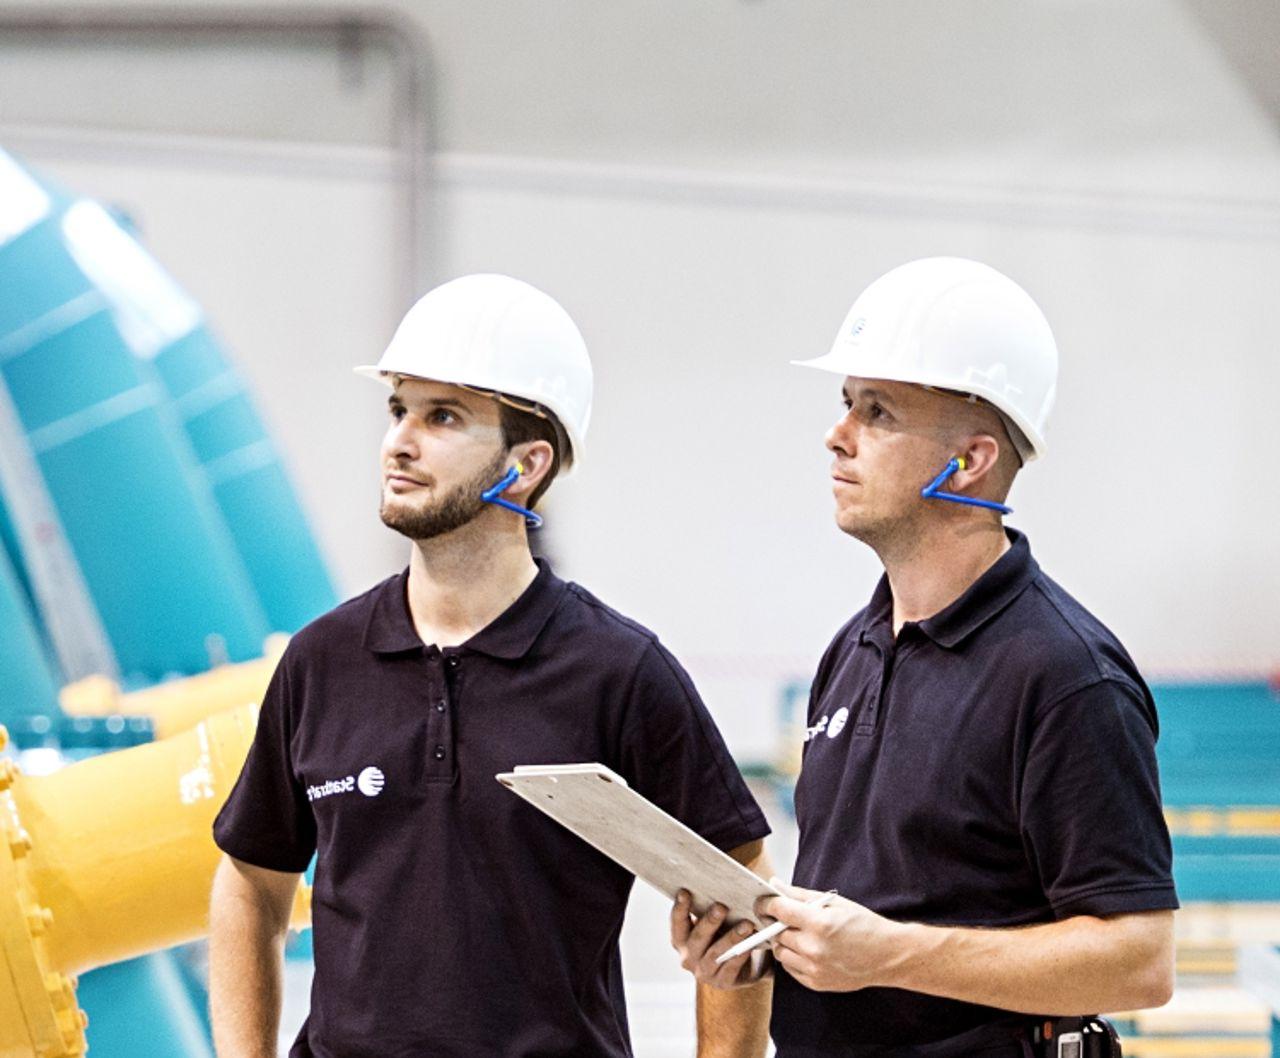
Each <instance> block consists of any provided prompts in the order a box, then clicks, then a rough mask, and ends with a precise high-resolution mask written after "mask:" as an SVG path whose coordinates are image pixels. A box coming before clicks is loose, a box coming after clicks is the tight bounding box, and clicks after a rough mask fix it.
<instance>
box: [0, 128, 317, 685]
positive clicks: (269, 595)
mask: <svg viewBox="0 0 1280 1058" xmlns="http://www.w3.org/2000/svg"><path fill="white" fill-rule="evenodd" d="M24 178H25V180H26V184H25V185H23V184H22V181H23V179H24ZM6 180H7V181H8V185H9V186H5V181H6ZM15 186H16V187H19V192H20V193H17V194H15V193H13V188H14V187H15ZM33 188H34V189H35V190H32V189H33ZM40 195H43V196H44V201H43V204H42V205H33V203H35V202H36V200H37V198H38V196H40ZM6 196H8V197H7V198H6ZM23 196H25V198H24V197H23ZM6 201H7V202H8V203H9V205H8V206H6V204H5V203H6ZM15 202H16V203H17V205H16V207H15V206H14V203H15ZM6 209H8V210H10V211H11V213H10V216H9V217H6V216H5V211H6ZM14 209H16V210H17V211H18V212H19V213H21V211H22V210H24V209H25V214H23V215H21V216H19V217H18V218H17V220H15V219H14V217H13V215H12V211H13V210H14ZM0 381H3V383H4V384H5V386H6V387H7V389H8V392H9V396H10V398H11V401H12V403H13V404H14V406H15V408H16V410H17V414H18V416H19V418H20V420H21V426H22V428H23V431H24V433H25V437H26V440H27V442H28V444H29V445H30V448H31V450H32V453H33V455H34V457H35V460H36V463H37V465H38V467H39V471H40V473H41V475H42V477H43V479H44V483H45V485H46V487H47V490H48V493H49V495H50V498H51V499H52V501H53V504H54V507H55V509H56V511H57V514H58V517H59V519H60V521H61V523H62V528H63V530H64V531H65V534H66V536H67V539H68V541H69V542H70V545H71V549H72V551H73V552H74V554H75V557H76V560H77V562H78V564H79V566H80V571H81V573H82V574H83V578H84V580H85V582H86V584H87V586H88V590H89V593H90V595H91V596H92V600H93V602H94V604H95V606H96V608H97V611H98V613H99V614H100V615H101V619H102V622H103V625H104V626H105V629H106V633H107V638H108V639H109V641H110V645H111V647H112V649H113V651H114V653H115V655H116V659H117V662H118V664H119V668H120V671H121V673H122V674H123V675H124V677H125V679H126V681H127V682H129V683H132V684H144V683H149V682H152V681H154V680H157V679H160V678H163V677H165V676H168V675H172V674H175V673H195V672H201V671H204V670H205V669H207V668H208V667H209V666H210V664H211V663H214V662H218V661H222V660H232V661H237V660H245V659H248V658H252V657H257V656H260V655H261V652H262V644H263V640H264V639H265V638H266V636H267V635H268V634H269V633H271V632H273V631H283V632H292V631H296V630H297V629H298V628H299V627H301V625H303V624H304V623H306V621H308V620H310V619H311V618H312V617H315V616H317V615H318V614H319V613H321V612H323V611H324V610H326V609H328V608H330V607H331V606H332V605H334V603H335V602H336V594H335V592H334V589H333V585H332V583H331V581H330V579H329V576H328V573H327V571H326V570H325V567H324V563H323V561H322V559H321V557H320V555H319V552H318V550H317V548H316V545H315V543H314V540H313V539H312V537H311V534H310V532H309V530H308V528H307V525H306V520H305V517H304V516H303V513H302V511H301V508H300V505H299V503H298V500H297V497H296V495H295V493H294V491H293V489H292V487H291V485H290V484H289V481H288V479H287V477H286V475H285V473H284V470H283V468H282V467H281V465H280V462H279V459H278V457H277V455H276V453H275V450H274V447H273V446H272V444H271V442H270V440H269V439H268V437H267V436H266V433H265V430H264V429H263V427H262V423H261V421H260V419H259V417H258V415H257V413H256V411H255V410H254V408H253V406H252V403H251V401H250V400H249V397H248V394H247V393H246V391H245V388H244V386H243V384H242V382H241V381H240V379H239V376H238V375H237V374H236V373H235V372H234V371H233V370H232V369H231V367H230V366H229V365H228V364H227V362H226V360H225V359H224V357H223V356H222V353H221V352H220V350H219V348H218V346H217V344H216V342H215V341H214V340H213V338H212V337H211V336H210V334H209V332H208V330H207V328H206V326H205V323H204V318H203V314H202V313H201V311H200V310H199V308H198V307H197V306H196V305H195V303H194V302H193V301H191V299H190V298H189V297H187V295H186V294H185V293H183V292H182V291H181V289H179V288H178V286H177V285H176V284H175V283H174V282H173V280H172V279H171V278H170V277H169V276H168V275H167V274H166V273H164V271H163V270H162V269H161V268H160V267H159V266H158V265H157V264H156V262H155V261H154V260H153V259H152V258H151V257H150V256H149V255H148V254H147V253H146V251H145V250H143V249H142V247H141V246H140V245H139V244H138V242H137V240H136V239H135V238H134V237H133V236H132V234H130V233H129V232H128V231H127V230H126V229H125V227H124V226H123V225H122V224H121V223H120V222H119V221H118V220H117V218H115V217H113V216H112V215H111V214H109V213H108V212H107V211H106V210H105V209H103V208H102V207H100V206H98V205H97V204H95V203H92V202H88V201H85V200H75V199H72V198H71V197H69V196H67V195H65V194H62V193H60V192H59V191H58V190H57V189H55V188H53V187H51V186H50V185H48V184H47V183H44V182H42V181H39V180H38V179H36V178H35V177H33V176H32V175H31V174H30V173H28V172H26V171H25V170H23V169H21V167H19V166H17V165H16V163H14V162H13V160H12V159H11V158H9V157H8V156H7V155H4V154H3V152H0ZM9 502H10V503H13V502H16V498H13V497H11V498H10V499H9Z"/></svg>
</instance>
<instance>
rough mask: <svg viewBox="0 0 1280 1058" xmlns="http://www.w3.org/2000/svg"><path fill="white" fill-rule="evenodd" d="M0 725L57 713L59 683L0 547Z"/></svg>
mask: <svg viewBox="0 0 1280 1058" xmlns="http://www.w3.org/2000/svg"><path fill="white" fill-rule="evenodd" d="M0 688H3V689H2V690H0V724H6V725H8V724H12V723H13V721H14V720H15V719H16V718H18V717H23V716H30V715H32V714H37V715H40V716H44V717H50V716H53V715H55V714H57V713H58V712H59V710H58V681H57V677H56V676H55V675H54V671H53V668H52V666H51V664H50V661H49V655H48V653H47V652H46V649H45V644H44V641H43V639H42V638H41V635H40V631H39V628H38V626H37V624H36V622H35V619H34V617H33V615H32V613H31V608H30V606H29V605H28V599H27V596H26V593H25V591H24V590H23V587H22V584H21V582H20V581H19V580H18V575H17V573H16V572H15V570H14V568H13V565H12V563H10V561H9V557H8V554H7V551H6V549H5V548H4V547H3V546H0Z"/></svg>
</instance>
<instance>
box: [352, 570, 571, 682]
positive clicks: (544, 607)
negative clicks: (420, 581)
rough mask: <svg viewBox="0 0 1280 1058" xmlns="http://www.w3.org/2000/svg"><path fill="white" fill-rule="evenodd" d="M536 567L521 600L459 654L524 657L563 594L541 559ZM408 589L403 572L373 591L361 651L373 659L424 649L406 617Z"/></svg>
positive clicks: (511, 657) (476, 636)
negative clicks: (368, 651) (364, 648)
mask: <svg viewBox="0 0 1280 1058" xmlns="http://www.w3.org/2000/svg"><path fill="white" fill-rule="evenodd" d="M536 562H537V565H538V575H537V576H536V577H534V578H533V582H532V583H531V584H530V585H529V586H528V587H527V588H525V590H524V592H523V593H521V595H520V597H519V598H518V599H516V601H515V602H513V603H512V604H511V605H510V606H508V607H507V608H506V609H505V610H504V611H503V612H502V613H500V614H499V615H498V616H497V617H495V618H494V619H493V620H492V621H490V622H489V624H487V625H486V626H485V627H484V628H482V629H480V631H479V632H477V633H476V634H475V635H473V636H472V637H471V638H470V639H468V640H467V641H466V642H465V643H463V644H462V646H461V647H459V648H458V649H460V650H469V651H474V652H476V653H479V654H488V655H489V656H491V657H495V658H505V659H508V660H514V659H516V658H521V657H524V655H525V654H527V653H528V652H529V649H530V648H531V647H532V646H533V643H534V640H536V639H537V638H538V635H539V633H540V632H541V631H542V629H543V628H544V627H545V626H546V623H547V621H549V620H550V619H551V614H552V613H553V612H554V610H555V608H556V606H557V605H558V604H559V602H560V597H561V596H562V595H563V594H564V590H565V582H564V581H562V580H561V579H560V578H559V577H557V576H556V575H555V574H554V573H553V572H552V571H551V566H550V564H549V563H548V562H547V561H546V560H545V559H541V558H540V559H537V560H536ZM408 587H409V570H408V569H405V570H404V572H402V573H400V574H399V575H398V576H395V577H391V578H390V579H389V580H386V581H384V582H383V583H382V584H381V586H379V587H378V588H377V589H376V591H377V597H376V598H375V599H374V603H373V609H372V611H371V612H370V614H369V622H368V624H367V625H366V626H365V634H364V645H365V647H366V648H367V649H369V650H372V651H373V652H374V653H375V654H399V653H402V652H404V651H410V650H422V649H423V646H424V644H423V642H422V640H421V639H419V638H418V632H417V629H415V628H414V627H413V619H412V618H411V617H410V616H409V596H408Z"/></svg>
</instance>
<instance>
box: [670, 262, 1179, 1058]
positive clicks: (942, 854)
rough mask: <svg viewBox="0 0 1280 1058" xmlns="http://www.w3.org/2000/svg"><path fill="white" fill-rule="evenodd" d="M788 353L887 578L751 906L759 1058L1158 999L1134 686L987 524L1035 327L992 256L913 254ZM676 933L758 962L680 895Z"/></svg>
mask: <svg viewBox="0 0 1280 1058" xmlns="http://www.w3.org/2000/svg"><path fill="white" fill-rule="evenodd" d="M806 366H811V367H815V368H818V369H821V370H824V371H829V372H832V373H834V374H836V375H838V376H840V379H841V392H840V399H841V402H842V404H843V411H842V413H841V415H840V416H839V417H838V419H837V420H836V422H835V424H834V425H833V426H832V427H831V429H830V430H829V431H828V432H827V437H826V446H827V448H828V450H829V451H830V452H831V454H832V464H831V478H832V488H833V493H834V498H835V517H836V523H837V525H838V526H839V528H840V529H841V530H842V531H843V532H845V533H847V534H848V535H849V536H852V537H854V538H855V539H857V540H859V541H861V542H863V543H865V544H866V545H867V546H869V547H870V548H872V549H873V550H874V551H875V553H876V555H877V556H878V557H879V559H880V561H881V563H882V564H883V566H884V569H885V574H884V576H883V577H882V578H881V580H880V583H879V585H878V587H877V588H876V589H875V592H874V594H873V595H872V597H871V601H870V603H869V605H868V606H866V607H865V608H864V609H863V610H861V611H859V612H858V613H857V614H855V615H854V617H853V618H852V619H851V620H850V621H849V622H848V623H847V624H846V625H845V626H844V627H843V628H842V629H841V630H840V631H839V632H838V633H837V634H836V637H835V639H834V640H833V641H832V643H831V645H830V646H829V647H828V648H827V651H826V653H825V654H824V655H823V658H822V661H821V662H820V664H819V666H818V672H817V675H816V677H815V679H814V682H813V688H812V692H811V695H810V701H809V715H808V735H807V739H806V744H805V750H804V757H803V764H802V767H801V773H800V779H799V782H798V784H797V787H796V797H795V804H796V820H797V823H798V824H799V828H800V841H799V852H798V855H797V860H796V868H795V875H794V878H795V882H796V883H797V884H796V885H795V886H794V887H792V888H791V889H790V891H789V892H788V895H787V896H785V897H774V898H770V899H768V900H765V901H762V906H761V907H760V909H759V910H760V912H761V913H762V914H765V915H770V916H773V917H775V918H777V919H778V920H780V921H781V922H782V923H784V924H785V925H786V926H788V927H789V928H788V929H786V930H785V931H784V932H783V933H782V934H781V935H780V936H779V937H778V938H777V940H776V942H775V945H774V955H775V957H776V960H777V963H778V964H780V968H778V969H777V974H776V977H775V981H774V997H773V1019H772V1025H771V1031H772V1034H773V1038H774V1042H775V1043H776V1044H777V1053H778V1058H818V1056H834V1055H840V1056H842V1058H844V1056H860V1055H867V1056H870V1055H876V1056H882V1058H884V1056H907V1055H929V1056H933V1058H963V1056H968V1055H978V1054H981V1055H983V1056H985V1058H1023V1056H1025V1055H1027V1054H1029V1053H1030V1048H1031V1046H1032V1042H1033V1039H1034V1037H1033V1030H1034V1028H1035V1027H1036V1026H1043V1024H1044V1020H1045V1018H1047V1017H1050V1016H1054V1017H1056V1016H1080V1015H1088V1014H1095V1013H1097V1012H1099V1011H1107V1010H1128V1009H1133V1008H1140V1007H1150V1006H1158V1005H1160V1004H1162V1003H1164V1002H1165V1001H1166V1000H1167V999H1168V997H1169V994H1170V990H1171V988H1172V982H1173V915H1172V909H1173V908H1176V907H1177V904H1178V902H1177V898H1176V896H1175V893H1174V887H1173V881H1172V877H1171V873H1170V844H1169V834H1168V830H1167V829H1166V826H1165V823H1164V819H1163V816H1162V813H1161V808H1160V789H1159V781H1158V777H1157V772H1156V760H1155V748H1154V747H1155V738H1156V714H1155V704H1154V702H1153V701H1152V698H1151V694H1150V691H1149V690H1148V688H1147V685H1146V683H1145V682H1144V681H1143V679H1142V677H1141V675H1140V674H1139V673H1138V670H1137V668H1136V667H1135V665H1134V663H1133V661H1132V659H1130V657H1129V655H1128V654H1127V653H1126V652H1125V650H1124V648H1123V647H1122V646H1121V644H1120V642H1119V641H1118V640H1117V639H1116V638H1115V636H1114V635H1112V634H1111V632H1109V631H1108V630H1107V629H1106V628H1105V627H1103V625H1102V624H1101V623H1100V622H1099V621H1098V620H1097V619H1096V618H1095V617H1093V616H1092V615H1091V614H1090V613H1089V612H1088V611H1087V610H1085V608H1084V607H1083V606H1081V605H1080V604H1079V603H1078V602H1076V601H1075V600H1074V599H1073V598H1071V596H1070V595H1068V594H1067V593H1066V592H1065V591H1063V589H1062V588H1061V587H1059V586H1058V585H1057V584H1055V583H1054V582H1053V581H1052V580H1050V579H1049V578H1048V577H1047V576H1045V574H1044V573H1042V572H1041V571H1040V568H1039V566H1038V565H1037V564H1036V562H1035V560H1034V559H1033V558H1032V557H1031V549H1030V546H1029V544H1028V542H1027V538H1026V536H1025V535H1023V534H1022V533H1020V532H1017V531H1015V530H1012V529H1006V528H1005V526H1004V525H1003V524H1002V521H1001V516H1002V515H1004V514H1008V513H1010V508H1008V507H1006V506H1005V505H1004V501H1005V499H1006V497H1007V495H1008V493H1009V489H1010V487H1011V485H1012V484H1013V480H1014V476H1015V475H1016V474H1017V473H1018V470H1019V468H1020V467H1021V465H1022V464H1023V462H1024V461H1027V460H1030V459H1033V458H1036V457H1037V456H1039V455H1041V454H1043V451H1044V428H1045V423H1046V420H1047V419H1048V416H1049V411H1050V409H1051V407H1052V405H1053V398H1054V390H1055V386H1056V380H1057V366H1058V354H1057V348H1056V345H1055V343H1054V340H1053V335H1052V333H1051V332H1050V330H1049V325H1048V323H1047V322H1046V320H1045V319H1044V316H1043V315H1042V313H1041V312H1040V310H1039V308H1038V307H1037V306H1036V304H1035V303H1034V302H1033V301H1032V299H1031V298H1030V297H1029V296H1028V295H1027V294H1026V292H1025V291H1023V290H1022V289H1021V288H1020V287H1018V286H1017V285H1016V284H1014V283H1013V282H1012V281H1011V280H1009V279H1008V278H1007V277H1005V276H1003V275H1001V274H1000V273H999V272H997V271H995V270H994V269H992V268H988V267H987V266H985V265H982V264H978V263H977V262H974V261H964V260H959V259H955V258H931V259H928V260H923V261H915V262H912V263H910V264H907V265H903V266H902V267H900V268H897V269H894V270H893V271H892V272H889V273H888V274H887V275H885V276H883V277H881V278H880V279H879V280H877V281H876V282H875V283H873V284H872V285H871V286H870V287H869V288H868V289H867V290H866V291H865V292H864V293H863V294H862V295H861V296H860V297H859V298H858V300H857V301H856V302H855V303H854V305H853V308H852V309H851V310H850V312H849V314H848V316H847V317H846V318H845V321H844V323H843V324H842V325H841V328H840V331H839V332H838V334H837V336H836V341H835V344H834V346H833V348H832V350H831V352H830V353H829V354H828V355H826V356H825V357H821V358H819V359H817V360H813V361H807V362H806ZM829 890H835V891H836V892H837V893H838V894H839V896H838V897H836V898H835V899H832V900H830V901H829V902H827V903H826V904H825V905H824V906H821V907H818V906H809V902H810V901H812V900H814V899H815V898H816V897H817V896H818V895H819V893H823V892H826V891H829ZM672 932H673V942H674V943H675V945H676V946H677V947H678V948H679V949H681V952H682V954H683V957H684V964H685V966H686V967H687V968H689V969H690V970H692V971H693V972H694V973H695V974H696V975H697V976H698V978H699V979H700V980H701V981H704V982H707V983H712V984H720V985H722V986H726V987H728V986H736V985H742V984H744V983H748V982H750V981H752V980H753V979H755V977H756V976H758V975H757V974H754V973H750V972H745V970H746V967H745V964H744V962H743V960H742V959H735V960H730V961H728V962H726V963H725V964H724V965H720V966H718V965H717V964H716V961H715V960H716V957H717V956H718V955H719V954H721V953H722V952H723V951H724V950H725V948H726V946H727V943H728V941H727V940H726V939H716V938H717V928H716V927H715V926H713V925H704V924H703V923H698V924H697V925H693V924H692V923H691V921H690V918H689V915H688V913H687V910H686V909H685V908H683V907H680V906H677V907H676V908H675V909H674V911H673V916H672ZM1041 1034H1043V1029H1042V1028H1041ZM1090 1038H1091V1039H1100V1037H1096V1036H1093V1035H1091V1034H1090ZM1056 1042H1057V1041H1056V1039H1055V1041H1054V1043H1055V1044H1056ZM1077 1042H1079V1041H1077ZM1054 1053H1057V1054H1062V1053H1067V1052H1064V1051H1057V1050H1055V1051H1054ZM1075 1053H1077V1054H1079V1053H1080V1052H1079V1051H1076V1052H1075ZM1085 1053H1089V1054H1092V1053H1094V1052H1093V1051H1086V1052H1085Z"/></svg>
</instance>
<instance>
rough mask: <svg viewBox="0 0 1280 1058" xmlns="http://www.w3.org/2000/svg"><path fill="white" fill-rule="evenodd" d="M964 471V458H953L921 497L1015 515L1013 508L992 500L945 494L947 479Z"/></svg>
mask: <svg viewBox="0 0 1280 1058" xmlns="http://www.w3.org/2000/svg"><path fill="white" fill-rule="evenodd" d="M963 469H964V456H952V458H951V459H949V460H948V461H947V465H946V466H945V467H943V469H942V473H941V474H939V475H938V476H937V477H936V478H934V479H933V480H932V481H931V482H929V484H927V485H926V486H925V487H924V488H922V489H921V490H920V495H921V496H923V497H924V498H925V499H926V500H950V501H951V502H952V503H963V504H965V505H966V506H968V507H985V508H986V509H987V510H990V511H999V512H1000V513H1001V514H1012V513H1013V508H1012V507H1006V506H1005V505H1004V504H1003V503H995V502H994V501H992V500H980V499H978V498H977V497H976V496H961V495H959V494H958V493H955V492H943V491H942V486H943V485H944V484H945V483H946V481H947V479H948V478H950V477H951V475H952V474H954V473H955V472H956V471H957V470H963Z"/></svg>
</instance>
